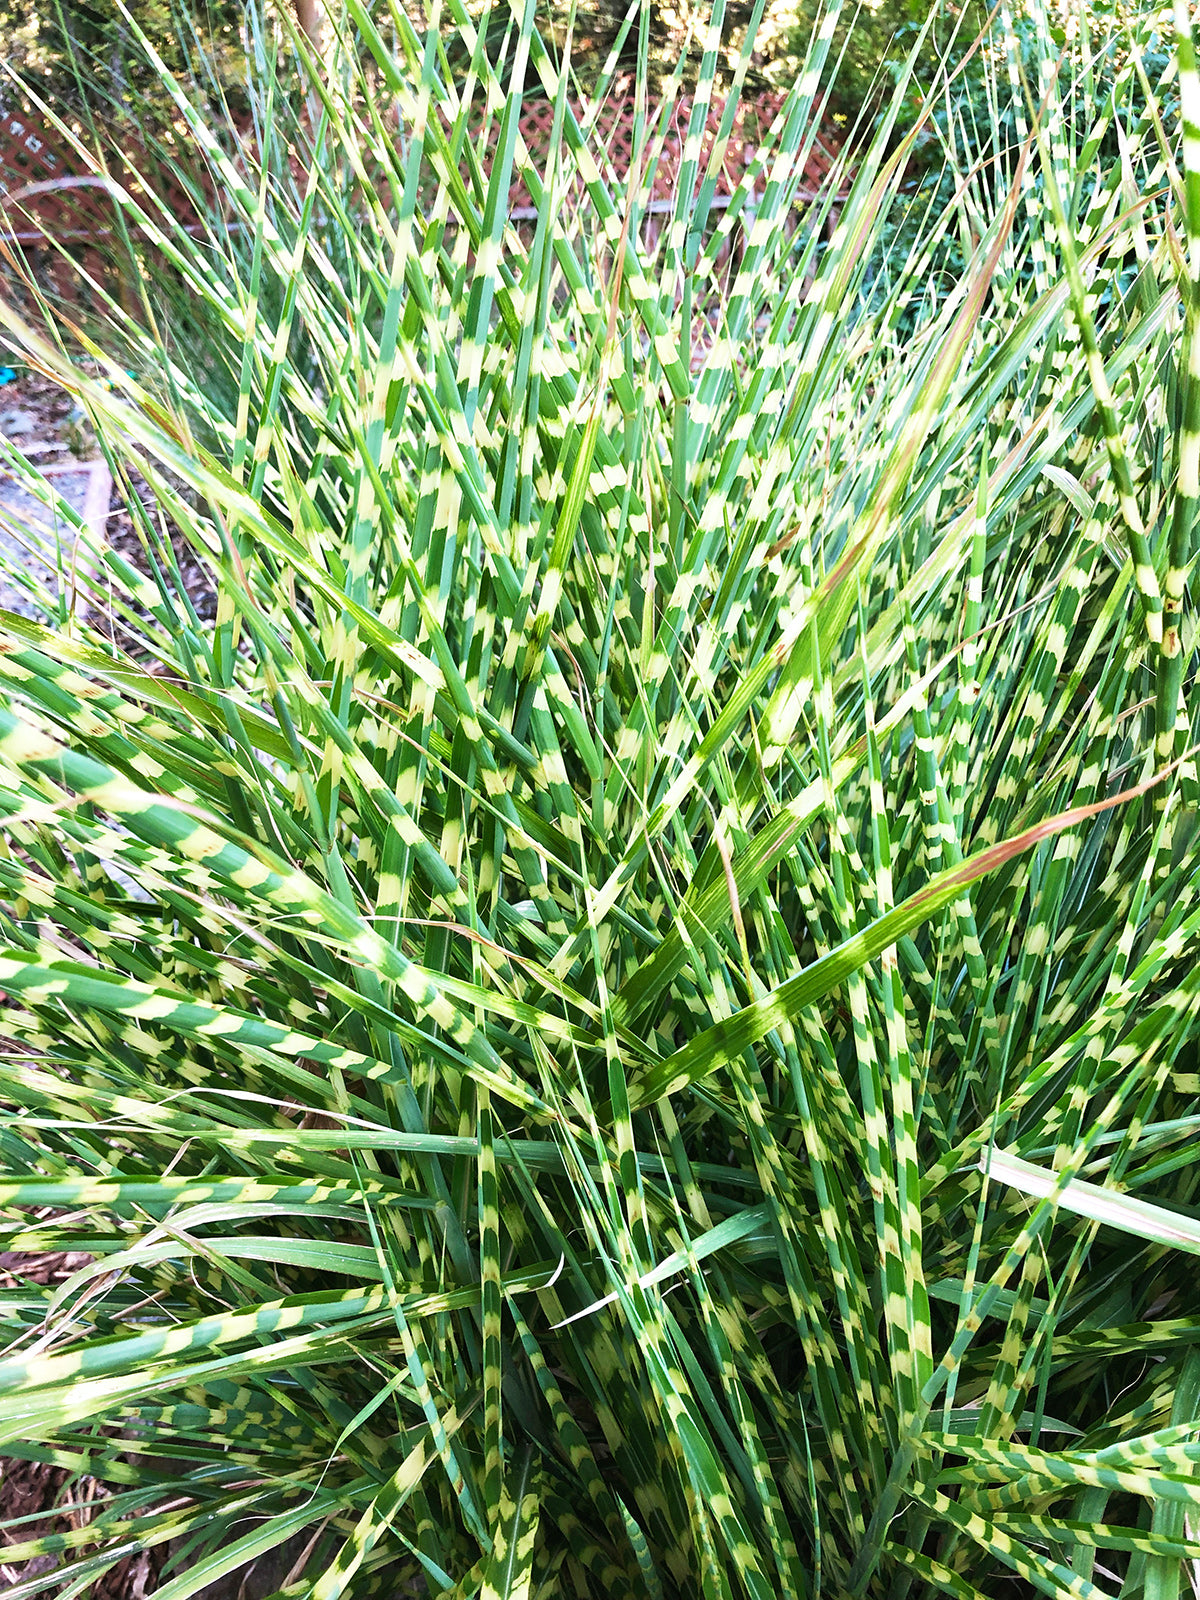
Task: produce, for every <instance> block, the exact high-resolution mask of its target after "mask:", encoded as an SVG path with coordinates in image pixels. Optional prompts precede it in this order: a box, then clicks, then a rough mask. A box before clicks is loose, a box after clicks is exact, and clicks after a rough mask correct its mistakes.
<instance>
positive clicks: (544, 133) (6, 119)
mask: <svg viewBox="0 0 1200 1600" xmlns="http://www.w3.org/2000/svg"><path fill="white" fill-rule="evenodd" d="M780 103H781V97H771V96H767V97H763V98H760V99H757V100H753V101H743V102H742V103H741V104H740V105H739V107H738V109H737V112H736V115H735V118H734V122H733V127H732V130H731V133H730V137H729V140H728V144H727V146H726V149H725V153H724V157H723V160H722V164H721V170H720V173H719V176H718V179H717V183H716V192H715V194H714V197H713V202H712V207H713V209H714V210H715V211H718V212H719V211H721V210H723V209H724V208H725V207H726V206H727V205H728V204H729V201H730V198H731V196H732V195H733V193H734V191H735V190H736V188H737V186H738V184H739V183H740V182H741V181H742V179H743V177H744V176H745V174H746V172H747V169H748V168H749V167H750V166H751V164H752V163H753V161H754V159H755V156H756V155H757V153H758V149H759V146H760V143H761V140H762V137H763V135H764V133H765V130H766V129H767V127H769V125H770V121H771V118H772V117H773V116H774V114H775V112H776V111H777V110H778V108H779V105H780ZM723 111H724V105H723V103H722V102H720V101H717V100H714V102H713V105H712V107H711V109H710V113H709V116H708V120H707V124H706V127H705V133H704V138H703V143H702V156H701V164H700V171H701V173H702V174H703V173H704V172H705V171H706V170H707V166H708V160H709V155H710V152H711V150H712V147H713V143H714V141H715V139H716V137H717V132H718V129H719V126H720V121H721V117H722V114H723ZM690 118H691V102H690V100H688V99H686V98H685V99H681V100H680V101H678V102H677V104H676V106H675V108H674V110H673V113H672V117H671V122H670V126H669V129H668V131H667V133H666V135H665V137H664V138H663V140H662V144H661V148H660V150H659V154H658V164H657V168H656V171H655V175H654V181H653V185H652V189H651V196H650V201H649V206H648V210H649V213H650V215H651V216H652V217H653V216H659V217H661V216H662V215H663V214H664V213H666V212H667V211H669V210H671V209H672V207H673V206H674V203H675V189H676V185H677V183H678V180H679V172H680V167H681V165H682V160H683V146H684V139H685V136H686V131H687V127H688V124H689V121H690ZM553 121H554V111H553V107H552V106H551V105H549V104H547V103H546V102H534V103H531V104H527V105H526V107H525V108H524V110H523V112H522V115H521V119H520V130H521V134H522V137H523V139H524V141H525V144H526V146H527V148H528V151H529V155H530V159H531V160H532V161H533V163H534V165H535V166H536V167H537V168H538V169H539V170H542V171H544V170H545V168H546V165H547V160H548V156H549V148H550V139H551V133H552V128H553ZM633 137H634V112H633V108H632V106H631V105H629V104H628V103H619V102H614V103H613V104H611V105H610V106H608V107H606V108H605V109H604V110H603V111H602V112H601V113H600V115H599V117H598V118H597V121H596V127H595V131H594V133H593V136H592V146H593V148H597V147H600V148H602V150H603V152H604V157H605V161H606V163H607V170H608V172H610V173H611V174H612V175H613V176H614V177H615V178H616V180H617V181H618V182H619V183H622V184H623V183H624V182H625V180H626V178H627V177H628V173H629V166H630V163H631V161H632V159H633V155H632V152H633ZM837 154H838V143H837V141H836V139H833V138H830V137H826V136H824V135H823V136H821V137H820V138H818V139H817V140H816V141H815V142H814V144H813V148H812V151H811V153H810V155H809V157H808V160H807V163H806V165H805V169H804V173H803V175H802V179H801V185H800V188H799V190H798V192H797V195H796V199H797V202H798V203H799V204H800V205H801V206H803V205H807V204H808V203H809V202H811V201H812V200H813V199H814V198H815V197H816V196H817V195H818V194H819V193H821V192H822V191H823V190H824V188H825V185H826V183H827V181H828V178H829V174H830V171H831V169H832V167H833V165H834V163H835V162H836V159H837ZM78 165H80V163H78V162H76V161H75V160H74V158H73V157H72V156H71V155H70V153H69V151H68V150H67V149H66V147H65V145H64V143H63V141H62V140H60V139H59V138H58V137H57V136H55V135H52V134H51V133H50V132H49V130H48V129H47V128H46V127H45V125H44V123H43V122H42V120H41V119H40V118H38V117H36V116H34V115H31V114H28V113H24V112H4V113H3V114H0V229H2V231H3V234H4V235H5V236H6V237H7V238H8V239H9V240H10V241H13V242H15V243H17V244H19V245H21V246H23V247H25V248H26V249H27V250H35V251H37V252H38V253H39V258H40V259H39V270H40V271H41V272H42V273H44V274H45V275H46V276H47V277H48V279H49V281H50V282H51V283H52V285H53V287H54V288H56V289H57V290H58V291H59V292H61V293H72V292H73V291H72V287H71V284H70V283H69V282H68V279H69V278H70V277H71V274H70V272H69V271H68V270H67V263H66V262H65V261H64V260H63V255H64V253H65V254H66V255H69V256H73V257H74V258H75V260H76V261H77V262H78V263H79V265H80V266H82V267H83V269H84V271H85V272H87V273H92V274H94V273H95V272H97V271H98V270H99V260H100V258H99V255H98V254H97V251H96V246H97V245H98V244H99V243H100V241H101V240H103V239H105V238H107V237H110V236H111V235H112V233H113V231H114V224H115V221H116V219H115V215H114V208H113V203H112V201H111V199H110V198H109V196H108V192H107V185H106V183H105V180H103V179H101V178H98V177H96V176H94V175H90V174H87V173H79V172H78V171H77V170H76V168H77V166H78ZM138 166H139V152H137V151H136V150H133V151H130V152H128V153H127V155H126V158H125V162H124V164H123V167H122V168H121V169H114V176H116V177H119V178H120V179H121V180H122V181H123V182H125V183H127V184H129V185H130V186H131V187H132V188H133V189H134V191H135V192H136V190H137V189H139V188H140V187H141V180H140V179H139V178H138V177H137V176H136V173H137V171H138ZM155 188H156V191H157V193H158V194H159V196H160V197H161V199H162V200H163V201H164V202H165V204H166V205H167V207H168V208H169V209H170V210H171V212H172V213H173V214H174V215H175V216H176V217H177V218H178V219H179V220H180V221H181V222H183V223H184V224H185V226H186V225H194V224H196V223H197V222H198V220H199V219H198V218H197V215H196V211H195V209H194V207H193V206H192V204H191V202H190V201H189V200H188V199H187V197H186V195H185V194H184V192H183V191H182V189H180V188H179V187H178V185H177V184H175V183H174V182H173V181H171V180H170V178H169V177H166V176H165V175H164V177H163V178H162V179H161V181H160V180H158V179H156V180H155ZM574 188H575V192H578V182H577V180H576V183H575V186H574ZM509 207H510V215H511V216H512V218H513V219H514V220H515V221H521V220H523V219H524V220H528V219H531V218H533V217H534V216H536V210H535V208H534V206H533V202H532V197H531V196H530V193H529V191H528V189H527V187H526V186H525V184H524V182H523V181H522V180H521V179H520V177H518V178H517V179H516V180H515V181H514V183H513V186H512V189H511V191H510V194H509ZM751 207H752V202H751ZM56 247H57V248H56Z"/></svg>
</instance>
